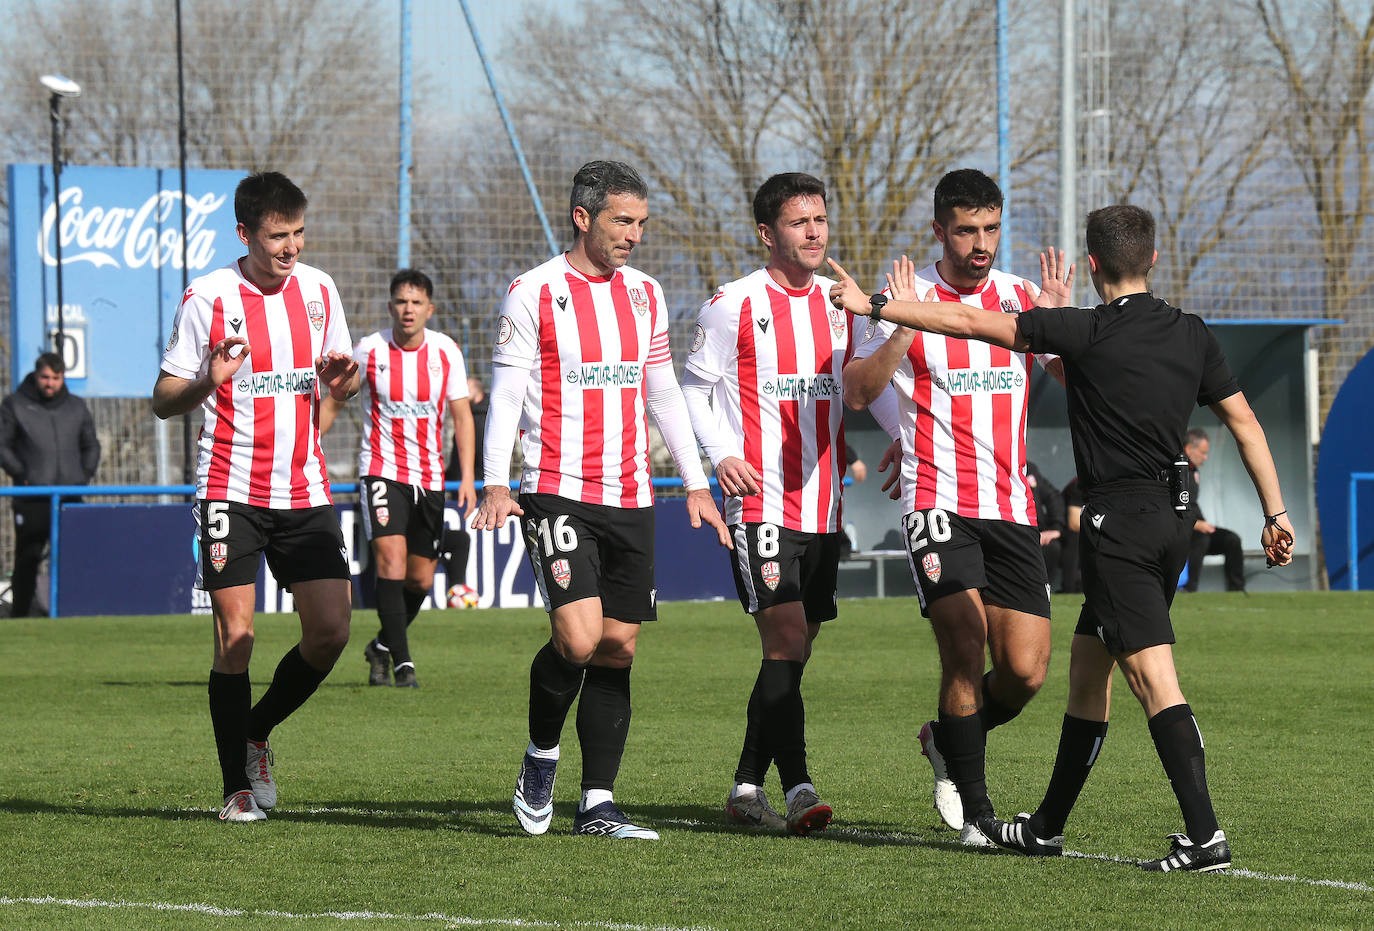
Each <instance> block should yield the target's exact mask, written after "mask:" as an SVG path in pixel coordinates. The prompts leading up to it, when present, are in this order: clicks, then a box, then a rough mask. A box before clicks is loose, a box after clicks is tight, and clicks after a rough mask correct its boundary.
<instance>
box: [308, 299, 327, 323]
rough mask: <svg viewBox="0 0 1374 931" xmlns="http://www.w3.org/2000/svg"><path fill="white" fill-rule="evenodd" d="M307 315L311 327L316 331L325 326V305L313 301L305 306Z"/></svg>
mask: <svg viewBox="0 0 1374 931" xmlns="http://www.w3.org/2000/svg"><path fill="white" fill-rule="evenodd" d="M305 313H306V315H307V316H309V317H310V325H311V326H312V327H314V328H315V329H317V330H318V329H319V328H320V327H322V326H324V305H323V304H321V303H320V302H319V301H311V302H310V303H309V304H306V305H305Z"/></svg>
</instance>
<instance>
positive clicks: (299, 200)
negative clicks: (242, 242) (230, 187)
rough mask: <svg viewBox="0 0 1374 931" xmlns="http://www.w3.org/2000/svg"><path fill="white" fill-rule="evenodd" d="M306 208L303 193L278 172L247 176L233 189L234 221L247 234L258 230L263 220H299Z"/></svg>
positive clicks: (261, 172)
mask: <svg viewBox="0 0 1374 931" xmlns="http://www.w3.org/2000/svg"><path fill="white" fill-rule="evenodd" d="M305 207H306V199H305V192H304V191H302V190H301V189H300V188H298V187H296V185H295V184H293V183H292V182H291V179H290V178H288V177H286V175H284V174H282V173H281V172H279V171H260V172H258V173H257V174H255V175H249V176H248V177H246V178H244V179H243V180H242V181H240V182H239V186H238V187H237V188H235V189H234V219H235V220H237V221H238V222H240V223H242V224H243V225H244V226H246V227H248V229H249V230H256V229H257V228H258V227H259V226H261V225H262V221H263V218H264V217H272V216H275V217H282V218H283V219H291V218H294V217H298V216H300V215H301V214H303V213H305Z"/></svg>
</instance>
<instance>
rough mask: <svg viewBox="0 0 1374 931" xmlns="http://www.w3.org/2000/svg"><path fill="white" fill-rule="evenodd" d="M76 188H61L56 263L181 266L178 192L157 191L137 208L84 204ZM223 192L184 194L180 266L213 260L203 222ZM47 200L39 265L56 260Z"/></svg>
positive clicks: (211, 235) (52, 208) (211, 239)
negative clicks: (183, 253)
mask: <svg viewBox="0 0 1374 931" xmlns="http://www.w3.org/2000/svg"><path fill="white" fill-rule="evenodd" d="M85 196H86V192H85V190H84V189H83V188H81V187H80V186H72V187H66V186H64V187H63V189H62V231H61V232H62V264H63V265H74V264H76V263H78V262H90V263H91V264H92V265H94V266H95V267H96V268H105V267H110V268H121V267H122V268H143V267H145V266H149V267H152V268H161V267H163V266H169V267H171V268H180V267H181V208H180V201H181V192H180V191H159V192H158V193H156V194H154V195H152V196H151V197H149V198H148V199H147V200H145V201H144V202H143V203H142V204H140V205H138V206H95V205H92V206H89V207H88V206H85V205H84V204H83V201H84V199H85ZM227 199H228V195H225V194H215V193H213V192H211V193H207V194H204V195H202V196H200V197H187V198H186V265H187V267H188V268H189V269H206V268H210V267H211V263H213V262H214V260H215V231H214V230H210V229H206V228H205V227H206V222H207V221H208V220H209V218H210V216H211V215H212V214H214V212H215V211H216V210H218V209H219V208H220V207H221V206H223V205H224V202H225V200H227ZM56 224H57V207H56V205H55V204H49V205H48V208H47V210H45V211H44V213H43V226H42V228H41V229H39V231H38V254H39V255H40V256H41V257H42V259H43V264H44V265H53V266H55V265H56V264H57V257H56V255H55V254H54V253H55V252H56V248H55V238H54V233H55V230H54V226H56Z"/></svg>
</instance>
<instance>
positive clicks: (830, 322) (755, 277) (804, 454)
mask: <svg viewBox="0 0 1374 931" xmlns="http://www.w3.org/2000/svg"><path fill="white" fill-rule="evenodd" d="M833 283H834V282H832V281H831V280H830V279H828V278H821V277H817V278H816V279H815V280H814V281H813V282H812V284H811V287H810V288H808V289H806V290H804V291H796V290H793V289H791V288H786V287H784V286H782V285H780V284H778V283H777V282H776V281H775V280H774V279H773V276H772V275H770V274H769V273H768V270H767V269H762V268H761V269H759V270H758V271H756V272H754V273H753V274H751V275H747V276H746V277H744V278H740V279H739V280H738V281H732V282H730V283H729V284H727V285H724V286H723V287H721V289H720V290H719V291H717V292H716V293H715V295H714V296H713V297H712V298H711V299H710V300H709V301H707V302H706V303H705V304H704V305H703V306H702V308H701V311H700V313H699V314H698V316H697V326H696V330H695V332H694V333H693V335H692V349H691V354H690V355H688V357H687V369H688V371H690V372H692V374H694V375H696V376H697V377H698V378H700V379H701V380H702V381H705V382H712V383H714V385H715V387H714V388H713V389H712V392H711V404H712V407H713V408H714V410H715V412H716V414H717V416H718V421H719V423H720V428H719V430H718V431H713V432H727V433H728V436H726V437H723V439H724V441H725V442H726V443H729V444H731V445H733V446H736V449H735V450H734V451H733V452H732V455H737V456H738V457H739V458H741V459H743V460H744V461H745V462H747V463H749V464H750V465H751V466H753V467H754V468H755V469H756V470H757V471H758V473H759V474H760V475H761V476H763V485H762V491H761V493H760V494H757V495H750V496H748V497H745V498H738V497H728V498H726V499H725V520H726V522H727V523H730V524H738V523H741V522H744V523H758V522H763V523H770V524H778V525H779V526H782V527H787V528H789V529H792V530H797V531H801V532H803V533H832V532H834V531H837V530H839V529H840V523H841V516H840V492H841V489H842V487H843V484H842V483H843V479H844V472H845V466H846V463H845V454H844V397H843V394H844V392H843V389H842V382H841V373H842V371H843V369H844V363H845V362H847V361H848V359H849V354H850V351H851V350H850V332H851V326H850V322H851V320H852V319H853V318H852V317H851V316H850V314H848V313H847V312H845V311H843V310H839V309H837V308H835V307H833V306H831V304H830V300H829V294H830V286H831V285H832V284H833ZM699 432H701V431H699Z"/></svg>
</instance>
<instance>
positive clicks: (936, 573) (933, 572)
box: [921, 553, 940, 582]
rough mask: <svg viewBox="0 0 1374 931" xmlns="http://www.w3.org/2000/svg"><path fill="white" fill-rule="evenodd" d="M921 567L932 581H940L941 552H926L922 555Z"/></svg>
mask: <svg viewBox="0 0 1374 931" xmlns="http://www.w3.org/2000/svg"><path fill="white" fill-rule="evenodd" d="M921 568H922V569H923V570H925V574H926V578H928V579H930V581H932V582H938V581H940V554H939V553H926V554H925V555H924V556H922V557H921Z"/></svg>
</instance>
